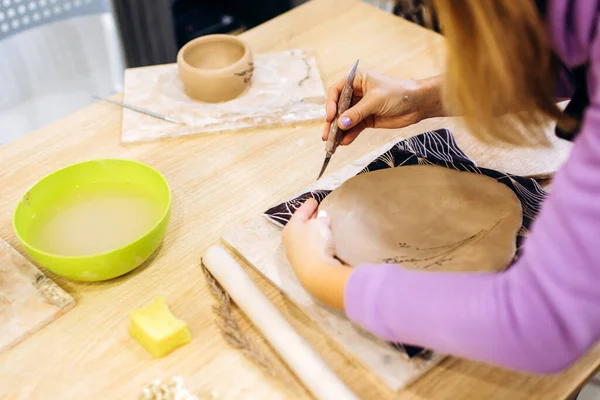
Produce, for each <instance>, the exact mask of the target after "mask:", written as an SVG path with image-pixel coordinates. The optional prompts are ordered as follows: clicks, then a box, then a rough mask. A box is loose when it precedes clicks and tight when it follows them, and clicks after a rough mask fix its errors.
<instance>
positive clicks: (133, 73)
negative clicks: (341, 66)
mask: <svg viewBox="0 0 600 400" xmlns="http://www.w3.org/2000/svg"><path fill="white" fill-rule="evenodd" d="M124 92H125V93H124V102H125V103H127V104H132V105H135V106H137V107H141V108H143V109H146V110H151V111H154V112H157V113H159V114H162V115H166V116H169V117H171V118H174V119H176V120H178V121H180V122H181V124H174V123H171V122H166V121H162V120H160V119H157V118H153V117H150V116H148V115H145V114H141V113H138V112H135V111H132V110H128V109H123V125H122V132H121V140H122V141H123V142H126V143H130V142H142V141H149V140H156V139H164V138H173V137H178V136H185V135H192V134H211V133H219V132H226V131H238V130H243V129H250V128H251V129H257V128H265V127H272V126H281V125H290V124H298V123H303V122H307V121H317V120H322V119H323V109H324V104H325V88H324V87H323V82H322V81H321V76H320V74H319V68H318V67H317V63H316V60H315V58H314V57H312V56H311V53H310V51H303V50H288V51H284V52H276V53H266V54H256V55H255V56H254V72H253V76H252V84H251V86H250V88H249V89H248V91H247V92H246V93H244V94H242V95H241V96H240V97H238V98H236V99H233V100H231V101H227V102H223V103H214V104H210V103H203V102H199V101H196V100H193V99H191V98H190V97H189V96H187V95H186V93H185V90H184V87H183V83H182V82H181V79H179V74H178V70H177V64H168V65H157V66H151V67H142V68H131V69H128V70H126V71H125V90H124Z"/></svg>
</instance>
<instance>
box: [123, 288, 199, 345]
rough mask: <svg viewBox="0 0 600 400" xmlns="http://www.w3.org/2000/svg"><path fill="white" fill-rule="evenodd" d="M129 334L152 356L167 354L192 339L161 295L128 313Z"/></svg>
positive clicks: (185, 326)
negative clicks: (146, 305)
mask: <svg viewBox="0 0 600 400" xmlns="http://www.w3.org/2000/svg"><path fill="white" fill-rule="evenodd" d="M129 319H130V325H129V334H130V335H131V336H133V337H134V338H135V339H136V340H137V341H138V342H140V344H141V345H142V346H144V348H145V349H146V350H148V352H149V353H150V354H152V355H153V356H154V357H162V356H164V355H166V354H169V353H170V352H172V351H173V350H175V349H176V348H178V347H179V346H183V345H184V344H186V343H189V342H190V340H192V335H191V334H190V331H189V329H188V327H187V324H186V323H185V322H183V321H182V320H180V319H178V318H175V316H174V315H173V314H172V313H171V311H170V310H169V306H168V305H167V303H166V302H165V299H163V298H162V297H161V296H159V297H157V298H156V299H154V301H153V302H152V304H150V305H149V306H148V307H144V308H139V309H137V310H133V311H131V312H130V313H129Z"/></svg>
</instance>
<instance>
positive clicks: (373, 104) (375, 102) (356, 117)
mask: <svg viewBox="0 0 600 400" xmlns="http://www.w3.org/2000/svg"><path fill="white" fill-rule="evenodd" d="M380 102H381V100H380V99H379V98H378V97H376V96H369V95H366V96H364V97H363V98H362V99H360V101H359V102H358V103H356V104H354V105H353V106H352V107H350V108H349V109H348V110H346V112H344V113H343V114H342V115H341V116H340V118H338V120H337V124H338V127H340V129H343V130H349V129H351V128H354V127H355V126H357V125H358V124H360V123H361V122H362V121H363V120H364V119H366V118H367V117H369V116H370V115H372V114H375V113H376V111H377V110H378V109H379V108H380V105H381V104H379V103H380Z"/></svg>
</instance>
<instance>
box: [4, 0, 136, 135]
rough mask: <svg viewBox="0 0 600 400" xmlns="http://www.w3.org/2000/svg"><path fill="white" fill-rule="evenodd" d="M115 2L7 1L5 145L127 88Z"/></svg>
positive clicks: (78, 0)
mask: <svg viewBox="0 0 600 400" xmlns="http://www.w3.org/2000/svg"><path fill="white" fill-rule="evenodd" d="M124 68H125V66H124V62H123V55H122V50H121V45H120V40H119V35H118V33H117V28H116V24H115V20H114V18H113V14H112V9H111V3H110V1H109V0H0V88H1V90H0V145H1V144H3V143H6V142H8V141H10V140H13V139H16V138H18V137H20V136H22V135H24V134H26V133H28V132H30V131H32V130H35V129H37V128H39V127H41V126H44V125H46V124H49V123H51V122H53V121H55V120H57V119H59V118H61V117H64V116H66V115H68V114H70V113H72V112H74V111H76V110H78V109H80V108H82V107H84V106H86V105H88V104H90V103H91V102H93V101H94V100H93V99H92V97H91V95H94V94H95V95H100V96H107V95H110V94H112V93H114V92H118V91H120V90H121V89H122V80H123V70H124Z"/></svg>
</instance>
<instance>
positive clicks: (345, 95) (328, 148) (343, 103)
mask: <svg viewBox="0 0 600 400" xmlns="http://www.w3.org/2000/svg"><path fill="white" fill-rule="evenodd" d="M358 61H359V60H356V63H354V67H352V71H350V75H348V80H347V81H346V84H345V85H344V87H343V88H342V93H340V98H339V99H338V104H337V105H338V106H337V111H336V113H335V118H334V119H333V122H332V123H331V128H330V129H329V136H328V137H327V144H325V161H323V166H322V167H321V172H319V177H318V178H317V180H319V179H320V178H321V176H323V173H324V172H325V170H326V169H327V166H328V165H329V161H330V160H331V156H333V154H334V153H335V151H336V150H337V147H338V145H339V144H340V141H341V140H342V137H343V136H344V131H343V130H341V129H340V128H339V127H338V124H337V120H338V118H339V117H340V115H342V114H343V113H344V112H346V110H347V109H348V108H350V102H351V101H352V95H353V94H354V89H352V83H353V82H354V76H355V75H356V69H357V68H358Z"/></svg>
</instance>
